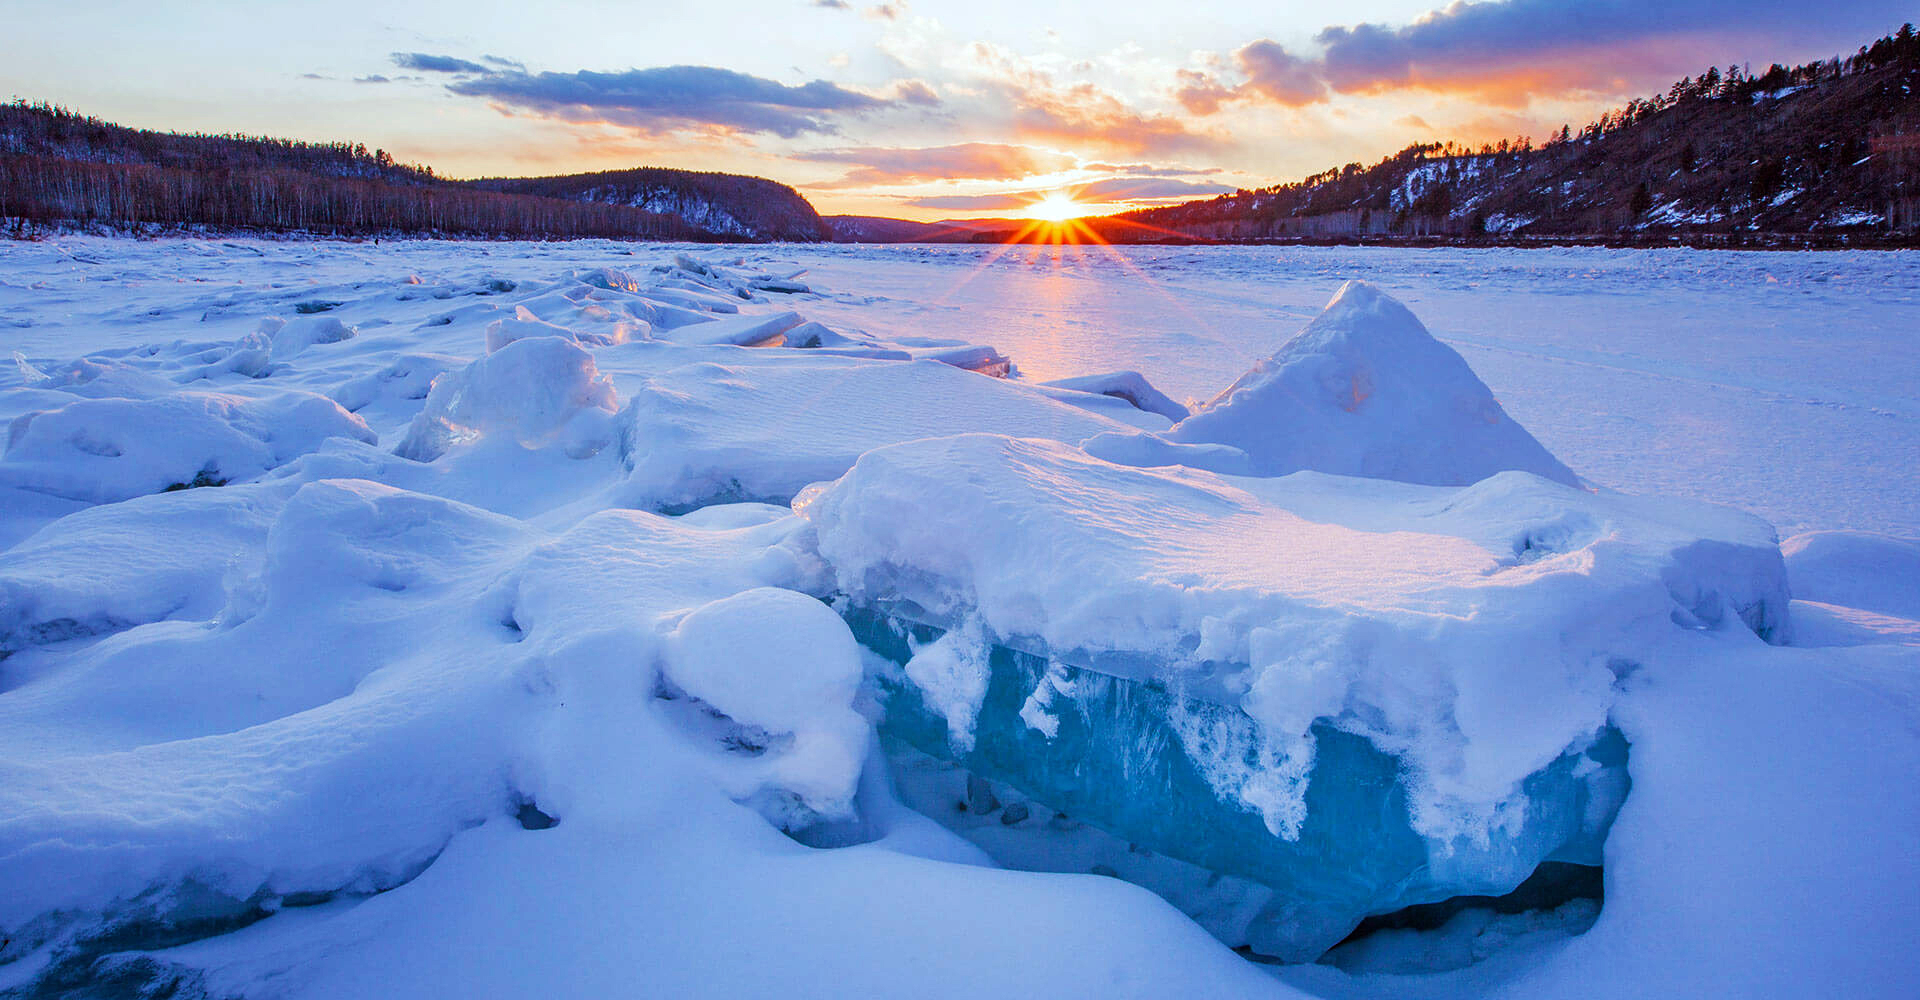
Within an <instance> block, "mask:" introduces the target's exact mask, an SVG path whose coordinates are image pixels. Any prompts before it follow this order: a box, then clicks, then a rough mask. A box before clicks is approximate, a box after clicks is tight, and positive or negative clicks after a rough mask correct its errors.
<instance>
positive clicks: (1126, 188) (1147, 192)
mask: <svg viewBox="0 0 1920 1000" xmlns="http://www.w3.org/2000/svg"><path fill="white" fill-rule="evenodd" d="M1067 190H1068V192H1069V193H1070V194H1072V195H1073V198H1074V200H1075V201H1078V202H1080V203H1082V204H1087V205H1099V204H1110V203H1114V202H1143V201H1184V200H1187V199H1190V198H1196V197H1204V196H1206V195H1215V194H1228V193H1231V192H1233V191H1236V190H1238V189H1237V188H1234V187H1232V186H1229V185H1226V184H1199V183H1192V182H1188V181H1178V180H1169V179H1166V178H1160V177H1110V178H1107V179H1106V180H1100V181H1094V182H1093V183H1091V184H1082V185H1078V186H1075V187H1071V188H1069V189H1067ZM1052 193H1053V189H1046V190H1040V189H1035V190H1027V191H1004V192H1001V193H999V194H951V195H928V196H925V197H920V198H908V199H906V200H905V202H904V203H905V204H906V205H908V206H909V207H912V208H930V209H934V210H936V211H945V212H1005V211H1015V210H1019V209H1024V208H1027V207H1029V206H1031V205H1032V204H1033V203H1034V202H1036V201H1039V200H1040V199H1042V198H1044V197H1045V196H1047V195H1049V194H1052Z"/></svg>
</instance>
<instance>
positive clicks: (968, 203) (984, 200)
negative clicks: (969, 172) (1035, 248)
mask: <svg viewBox="0 0 1920 1000" xmlns="http://www.w3.org/2000/svg"><path fill="white" fill-rule="evenodd" d="M1036 198H1037V195H1036V194H942V195H932V196H930V197H926V198H908V199H907V200H906V201H905V202H903V204H905V205H907V206H909V207H911V208H933V209H939V210H941V211H945V212H1003V211H1009V210H1012V209H1020V208H1026V207H1028V206H1029V205H1032V204H1033V203H1034V201H1035V200H1036Z"/></svg>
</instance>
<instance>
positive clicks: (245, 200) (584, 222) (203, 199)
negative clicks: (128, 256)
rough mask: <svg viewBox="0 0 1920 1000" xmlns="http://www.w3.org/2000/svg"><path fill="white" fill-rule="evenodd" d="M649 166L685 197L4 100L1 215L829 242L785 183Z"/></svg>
mask: <svg viewBox="0 0 1920 1000" xmlns="http://www.w3.org/2000/svg"><path fill="white" fill-rule="evenodd" d="M646 173H647V175H648V176H650V177H653V178H655V179H656V182H657V183H658V184H663V185H678V186H679V187H678V189H679V190H681V191H683V192H684V196H682V197H679V198H678V199H676V200H671V202H670V204H671V205H672V206H674V207H672V208H667V209H665V210H663V209H661V208H656V207H654V205H655V204H668V203H669V202H666V201H661V200H658V199H656V200H655V201H653V202H646V203H642V202H637V201H633V200H630V199H629V200H616V199H597V198H593V197H586V196H583V195H584V193H586V188H584V187H580V186H574V187H573V188H570V187H569V186H568V185H567V184H566V183H564V182H566V181H568V180H570V178H537V179H531V180H529V181H527V182H524V183H525V184H526V185H527V186H525V187H516V186H515V185H516V183H522V182H513V181H485V182H457V181H450V180H446V179H444V178H441V177H438V176H436V175H435V174H434V171H433V168H431V167H427V166H420V165H416V164H406V163H399V162H397V161H395V159H394V158H393V157H392V156H390V155H389V154H388V153H387V152H386V151H385V150H379V149H376V150H371V151H369V150H368V149H367V148H366V146H365V145H362V144H350V143H312V142H301V141H297V140H290V139H276V138H268V137H260V136H248V135H237V134H229V135H205V134H182V133H175V132H156V131H152V130H147V129H133V128H127V127H125V126H121V125H115V124H112V123H110V122H106V121H102V120H101V119H98V118H94V117H90V116H86V115H82V114H79V113H77V112H74V111H70V110H68V109H65V108H61V107H57V106H54V105H50V104H45V103H29V102H26V101H15V102H13V103H10V104H3V105H0V224H3V225H4V229H5V232H6V233H8V234H10V235H15V236H23V235H30V234H32V233H34V232H36V231H40V230H44V229H45V228H47V227H51V226H65V225H80V226H106V227H112V228H154V229H161V230H166V229H175V228H208V229H215V230H222V231H226V230H234V231H242V230H244V231H257V232H271V233H285V232H307V233H315V234H322V235H329V236H378V235H395V236H403V235H404V236H453V237H482V238H492V239H555V238H573V237H601V238H611V239H674V240H720V239H727V240H742V239H745V240H758V239H820V238H822V235H821V231H820V230H819V229H818V226H819V217H818V216H817V215H813V209H812V207H811V206H810V205H807V203H806V201H805V199H802V198H800V196H799V195H798V194H797V193H795V192H794V191H793V190H792V189H791V188H786V187H784V186H782V185H776V184H774V183H773V182H771V181H765V180H761V179H760V178H741V177H731V176H730V175H725V174H695V173H694V172H691V171H678V170H668V169H664V168H659V169H651V170H648V171H646ZM583 176H585V177H588V178H598V177H601V176H603V175H583ZM767 189H777V190H778V192H784V194H785V197H786V198H790V199H791V200H793V201H798V203H799V205H798V207H797V208H796V207H794V206H792V205H786V206H785V212H786V214H787V215H788V216H792V217H797V218H800V222H799V223H793V222H785V223H783V224H781V225H778V226H773V225H768V226H760V225H758V223H759V222H761V221H763V220H766V219H770V218H773V217H775V216H776V215H777V214H778V213H770V212H768V211H766V210H765V209H764V207H763V205H762V204H761V202H762V201H764V200H765V199H764V198H762V197H760V195H761V194H762V193H763V192H764V191H765V190H767ZM802 212H804V216H810V217H811V218H812V220H813V223H814V226H815V228H814V229H812V230H809V229H807V228H806V227H805V225H804V221H805V220H804V217H803V216H802V215H801V213H802ZM689 216H693V217H694V218H689ZM741 220H746V221H744V222H742V221H741ZM719 221H725V222H726V224H724V225H721V224H716V223H717V222H719Z"/></svg>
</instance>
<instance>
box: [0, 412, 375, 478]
mask: <svg viewBox="0 0 1920 1000" xmlns="http://www.w3.org/2000/svg"><path fill="white" fill-rule="evenodd" d="M329 437H346V438H352V439H355V440H358V441H364V442H367V443H373V442H374V441H375V440H376V437H375V435H374V433H373V432H372V431H371V430H369V429H368V428H367V425H366V423H365V422H363V421H362V420H361V419H360V418H359V417H356V416H354V415H353V414H351V413H348V412H347V411H346V410H343V409H341V408H340V406H339V404H337V403H335V402H334V401H333V400H330V399H327V398H326V397H324V396H317V395H314V394H312V393H308V392H300V391H296V390H288V391H285V392H281V393H278V394H276V395H273V396H269V397H266V398H263V399H248V398H244V397H241V396H234V395H227V394H224V393H212V392H175V393H172V394H169V395H165V396H159V397H155V398H152V399H114V398H104V399H83V400H79V401H77V402H73V403H69V404H67V405H65V406H62V407H60V408H59V409H55V410H41V411H34V412H31V413H27V414H24V415H22V416H20V417H17V418H15V419H14V421H13V424H12V425H11V426H10V427H9V428H8V433H7V442H6V450H5V452H4V453H0V485H6V486H13V487H16V488H20V489H26V490H32V491H37V492H42V493H48V494H52V495H54V496H59V497H65V498H68V499H72V500H79V501H84V502H88V503H113V502H116V501H120V500H126V499H129V498H131V497H136V496H141V495H144V494H148V493H158V492H160V491H162V490H166V489H176V488H185V487H190V486H207V485H216V484H220V483H227V482H236V481H243V480H247V479H252V478H254V477H257V476H259V475H260V474H261V473H263V472H265V471H267V470H268V469H273V468H277V467H279V466H281V465H283V464H285V463H287V462H288V461H291V460H292V459H294V458H296V457H298V456H300V455H303V454H306V453H308V452H311V451H313V450H314V449H316V448H318V447H319V446H320V443H321V442H322V441H325V440H326V439H327V438H329Z"/></svg>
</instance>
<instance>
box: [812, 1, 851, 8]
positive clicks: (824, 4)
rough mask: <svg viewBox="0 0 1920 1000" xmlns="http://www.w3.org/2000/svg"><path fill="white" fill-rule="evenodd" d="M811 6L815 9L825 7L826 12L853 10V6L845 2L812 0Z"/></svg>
mask: <svg viewBox="0 0 1920 1000" xmlns="http://www.w3.org/2000/svg"><path fill="white" fill-rule="evenodd" d="M813 5H814V6H815V7H825V8H827V9H828V10H851V9H852V8H853V5H852V4H850V3H848V2H847V0H813Z"/></svg>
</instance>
